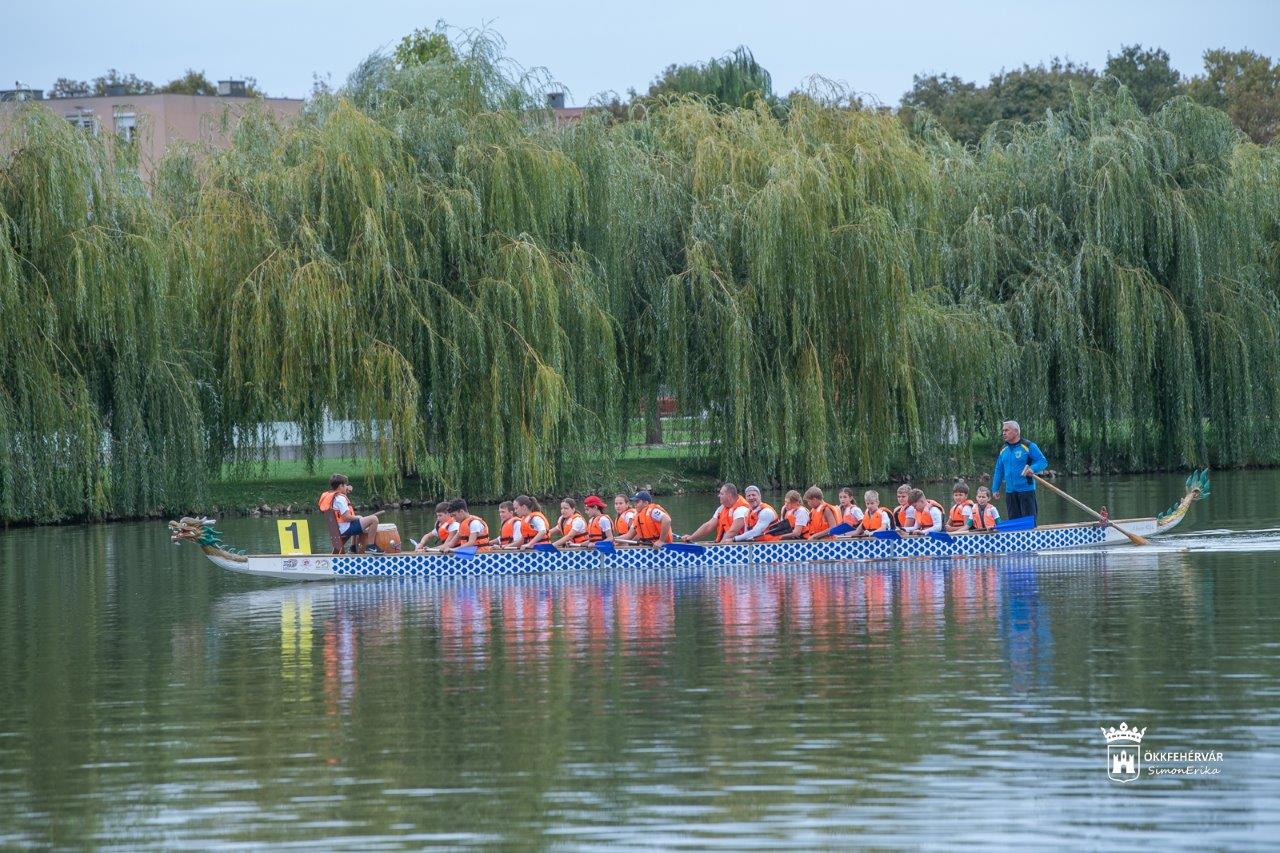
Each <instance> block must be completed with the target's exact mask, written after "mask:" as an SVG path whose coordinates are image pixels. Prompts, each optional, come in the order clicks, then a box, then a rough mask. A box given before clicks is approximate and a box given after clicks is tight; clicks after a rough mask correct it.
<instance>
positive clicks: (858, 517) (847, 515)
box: [840, 504, 862, 527]
mask: <svg viewBox="0 0 1280 853" xmlns="http://www.w3.org/2000/svg"><path fill="white" fill-rule="evenodd" d="M840 520H841V521H842V522H847V523H848V524H852V525H853V526H854V527H857V526H858V525H859V524H861V523H862V507H860V506H858V505H857V504H852V505H851V506H849V508H848V509H842V510H840Z"/></svg>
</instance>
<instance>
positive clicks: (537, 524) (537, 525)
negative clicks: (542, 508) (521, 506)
mask: <svg viewBox="0 0 1280 853" xmlns="http://www.w3.org/2000/svg"><path fill="white" fill-rule="evenodd" d="M524 519H525V521H526V522H528V524H529V526H530V527H532V528H533V532H534V535H537V534H539V533H541V532H542V531H544V530H546V529H547V523H546V522H545V521H543V520H542V516H540V515H534V514H532V513H530V514H529V515H526V516H525V517H524Z"/></svg>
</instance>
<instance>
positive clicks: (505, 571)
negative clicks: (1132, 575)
mask: <svg viewBox="0 0 1280 853" xmlns="http://www.w3.org/2000/svg"><path fill="white" fill-rule="evenodd" d="M1208 491H1209V482H1208V475H1207V472H1206V473H1204V474H1201V473H1197V474H1193V475H1192V476H1190V477H1188V478H1187V493H1186V494H1185V495H1184V496H1183V497H1182V499H1181V500H1180V501H1178V503H1176V504H1175V505H1174V506H1172V507H1170V508H1169V509H1168V510H1167V511H1165V512H1163V513H1160V514H1159V515H1157V516H1155V517H1153V518H1139V519H1127V520H1124V521H1123V522H1120V521H1117V522H1116V523H1117V524H1120V525H1122V526H1123V528H1124V529H1125V530H1126V531H1128V532H1129V533H1132V534H1136V535H1138V536H1159V535H1163V534H1165V533H1167V532H1169V531H1170V530H1172V529H1173V528H1174V527H1176V526H1177V524H1178V523H1179V522H1180V521H1182V519H1183V518H1184V517H1185V516H1186V513H1187V511H1188V510H1189V509H1190V507H1191V505H1192V504H1193V503H1194V502H1195V501H1196V500H1198V499H1199V498H1200V497H1201V496H1202V495H1207V494H1208ZM169 526H170V529H171V531H172V533H171V538H172V539H173V540H174V541H175V542H181V541H187V542H193V543H195V544H197V545H199V546H200V548H201V550H203V551H204V553H205V555H206V556H208V557H209V559H210V560H212V561H213V562H214V563H215V564H216V565H218V566H221V567H222V568H224V569H228V570H229V571H233V572H239V573H243V574H250V575H258V576H261V577H271V578H280V579H289V580H320V579H333V578H341V577H449V576H465V577H482V576H488V575H512V574H514V575H524V574H549V573H563V572H566V571H574V570H592V569H612V570H615V571H630V570H646V571H660V570H670V569H681V568H700V569H707V568H715V567H723V566H747V567H756V568H763V567H768V566H781V565H797V566H798V565H806V564H813V563H839V562H853V561H863V560H867V561H875V560H879V561H883V560H905V559H932V558H939V557H997V556H1007V555H1011V554H1036V553H1039V552H1045V551H1051V552H1058V551H1067V550H1071V549H1081V548H1088V547H1091V546H1100V545H1117V544H1121V543H1124V542H1126V541H1127V538H1126V535H1125V534H1124V533H1121V532H1120V531H1119V530H1118V529H1116V528H1114V527H1109V526H1100V525H1098V524H1058V525H1049V526H1046V527H1036V528H1033V529H1031V530H1017V531H1006V532H1000V531H996V532H994V533H961V534H956V535H954V536H949V535H945V534H942V535H939V536H938V537H936V538H935V537H934V536H933V534H931V535H930V536H927V537H926V536H907V537H895V538H888V539H880V538H857V539H825V540H816V541H788V542H761V543H755V542H746V543H726V544H723V545H710V546H708V547H705V548H701V549H698V551H697V553H690V552H689V551H688V550H658V549H653V548H645V547H632V548H623V547H620V548H618V549H616V551H614V552H612V553H606V552H603V551H597V550H594V549H591V548H586V549H563V550H560V551H556V552H554V553H542V552H533V551H482V552H481V553H479V554H475V555H474V556H471V558H470V559H461V558H460V557H457V556H452V555H442V554H381V555H366V554H341V555H280V554H252V555H246V554H239V553H236V552H235V551H234V550H232V549H229V548H227V547H225V546H224V545H223V544H222V543H221V541H220V540H219V538H218V534H217V533H216V531H214V530H213V528H212V527H211V522H208V523H205V522H204V521H202V520H199V519H190V518H184V519H182V520H181V521H173V522H170V523H169Z"/></svg>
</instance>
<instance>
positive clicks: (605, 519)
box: [599, 513, 613, 533]
mask: <svg viewBox="0 0 1280 853" xmlns="http://www.w3.org/2000/svg"><path fill="white" fill-rule="evenodd" d="M599 523H600V532H601V533H608V532H609V531H610V530H612V529H613V522H612V521H610V520H609V516H607V515H605V514H604V513H600V522H599Z"/></svg>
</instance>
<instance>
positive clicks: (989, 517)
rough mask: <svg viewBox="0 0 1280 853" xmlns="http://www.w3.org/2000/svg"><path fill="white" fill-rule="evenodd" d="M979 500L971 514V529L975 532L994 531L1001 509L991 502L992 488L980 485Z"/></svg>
mask: <svg viewBox="0 0 1280 853" xmlns="http://www.w3.org/2000/svg"><path fill="white" fill-rule="evenodd" d="M977 497H978V500H977V503H975V504H974V505H973V512H972V513H971V514H970V516H969V529H970V530H972V531H973V532H974V533H992V532H994V531H995V529H996V522H997V521H999V520H1000V511H999V510H997V509H996V505H995V504H993V503H992V502H991V488H990V487H989V486H978V495H977Z"/></svg>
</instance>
